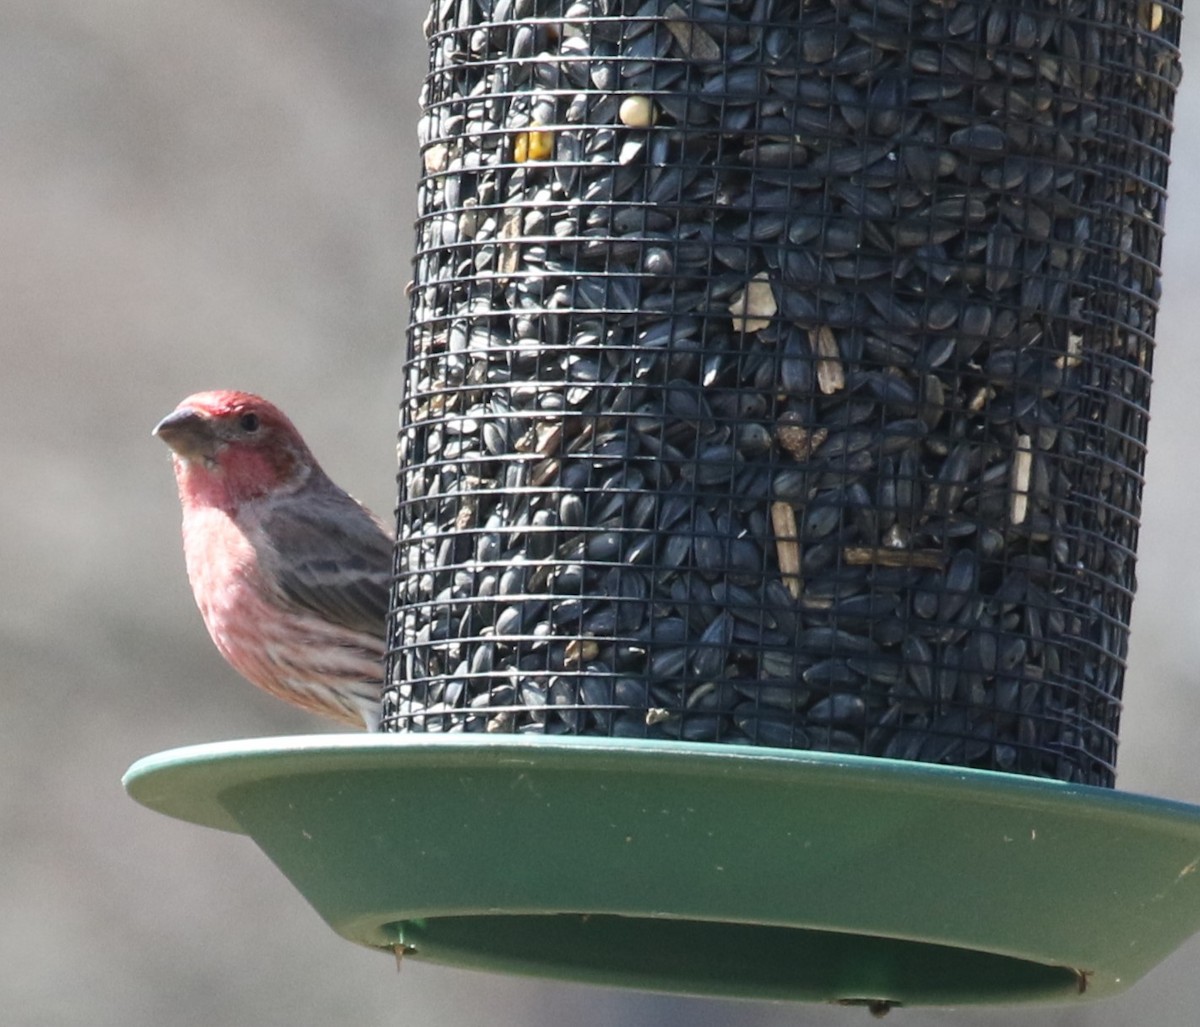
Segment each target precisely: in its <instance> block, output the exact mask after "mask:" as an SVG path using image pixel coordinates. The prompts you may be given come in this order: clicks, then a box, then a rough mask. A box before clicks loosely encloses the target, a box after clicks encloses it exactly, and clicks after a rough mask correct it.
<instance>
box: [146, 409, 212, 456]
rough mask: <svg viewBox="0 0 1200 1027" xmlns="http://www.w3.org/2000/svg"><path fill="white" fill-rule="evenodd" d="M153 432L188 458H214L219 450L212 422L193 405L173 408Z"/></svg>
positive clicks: (175, 450) (180, 454) (176, 451)
mask: <svg viewBox="0 0 1200 1027" xmlns="http://www.w3.org/2000/svg"><path fill="white" fill-rule="evenodd" d="M151 434H152V435H155V436H157V437H158V438H160V439H162V440H163V442H165V443H166V444H167V445H168V446H170V447H171V449H172V450H173V451H174V452H175V453H177V454H179V456H181V457H183V458H184V459H186V460H195V459H212V457H213V455H214V454H215V453H216V450H217V441H218V440H217V436H216V433H215V432H214V431H213V427H212V422H211V421H210V420H209V419H208V418H207V417H205V416H204V415H203V414H202V413H200V411H198V410H195V409H193V408H192V407H179V408H178V409H176V410H172V411H171V412H170V413H169V414H167V416H166V417H164V418H163V419H162V420H161V421H159V422H158V424H156V425H155V426H154V431H153V432H152V433H151Z"/></svg>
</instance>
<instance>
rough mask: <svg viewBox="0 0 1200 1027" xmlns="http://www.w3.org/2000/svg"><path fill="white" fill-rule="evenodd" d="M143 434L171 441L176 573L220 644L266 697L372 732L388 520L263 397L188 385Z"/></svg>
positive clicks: (382, 642) (379, 679) (388, 569)
mask: <svg viewBox="0 0 1200 1027" xmlns="http://www.w3.org/2000/svg"><path fill="white" fill-rule="evenodd" d="M153 435H154V436H156V437H157V438H159V439H161V440H162V441H163V442H165V443H166V444H167V445H168V446H169V447H170V449H171V456H172V463H173V464H174V469H175V481H176V484H177V486H178V488H179V501H180V505H181V506H182V508H183V549H184V557H185V561H186V564H187V573H188V579H189V580H190V582H191V586H192V593H193V595H194V597H195V600H196V605H197V606H198V607H199V608H200V615H201V617H202V618H203V620H204V624H205V627H207V629H208V633H209V635H210V637H211V638H212V640H213V642H214V644H215V645H216V647H217V649H218V650H219V651H220V653H221V655H222V656H223V657H224V658H225V660H226V661H227V662H228V663H229V664H230V666H232V667H233V669H234V670H236V671H237V672H238V673H239V674H240V675H241V676H242V677H244V678H246V679H247V680H248V681H250V682H251V683H252V684H254V685H257V686H258V687H259V688H261V689H263V690H264V691H266V692H269V693H270V694H271V695H274V696H276V697H278V698H280V699H284V700H286V701H288V702H290V703H292V704H294V705H295V706H299V707H301V708H302V709H305V710H308V711H309V712H311V713H317V714H321V715H323V716H326V717H331V718H333V719H334V720H337V721H339V722H341V723H342V724H344V725H348V726H353V727H358V728H366V729H367V730H368V731H375V730H378V728H379V721H380V713H381V697H382V690H383V660H384V655H385V652H386V634H387V632H386V622H387V611H388V593H389V584H390V580H391V575H392V533H391V531H390V530H389V529H388V527H387V526H386V525H385V524H384V522H383V521H381V520H380V519H379V518H378V517H376V516H375V514H373V513H371V511H370V510H368V509H367V508H366V507H365V506H363V505H362V504H361V503H359V502H358V501H357V500H356V499H354V498H353V497H352V496H350V495H349V494H348V493H346V492H344V491H343V490H342V489H341V488H339V487H338V486H337V485H335V484H334V483H333V481H332V480H331V479H330V478H329V476H328V475H327V474H326V473H325V472H324V471H323V470H322V469H321V466H320V464H318V463H317V460H316V458H315V457H314V456H313V454H312V451H311V450H310V449H309V447H308V445H307V444H306V443H305V441H304V439H303V438H302V437H301V435H300V433H299V431H297V430H296V427H295V425H293V424H292V422H291V421H290V420H289V419H288V418H287V416H285V415H284V413H283V412H282V411H281V410H279V409H278V408H277V407H275V406H274V405H272V404H271V403H269V402H267V400H265V399H263V398H262V397H261V396H256V395H254V394H253V393H249V392H240V391H236V390H217V391H211V392H197V393H195V394H194V395H191V396H188V397H187V398H186V399H185V400H183V401H182V402H181V403H180V404H179V405H178V406H177V407H176V408H175V409H174V410H173V411H171V413H169V414H167V416H166V417H164V418H163V419H162V420H161V421H159V422H158V424H157V425H156V426H155V428H154V431H153Z"/></svg>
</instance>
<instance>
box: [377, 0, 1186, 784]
mask: <svg viewBox="0 0 1200 1027" xmlns="http://www.w3.org/2000/svg"><path fill="white" fill-rule="evenodd" d="M426 30H427V35H428V37H429V40H430V49H431V66H430V73H429V77H428V79H427V82H426V85H425V89H424V93H423V97H422V104H423V118H422V124H421V144H422V159H423V162H424V172H425V173H424V176H423V179H422V183H421V187H420V218H419V221H418V253H417V258H416V275H415V285H414V289H413V296H412V299H413V315H412V325H411V332H410V348H409V354H408V360H407V364H406V370H407V391H406V395H405V399H404V404H403V413H402V423H401V435H400V454H401V460H402V471H401V475H400V503H399V512H398V528H399V539H400V542H399V546H398V550H397V554H398V555H397V572H398V573H397V585H396V594H395V614H394V617H393V623H392V645H393V649H392V653H391V657H390V659H389V674H390V678H389V680H390V682H391V685H390V688H389V689H388V693H387V703H386V707H385V718H386V721H385V726H386V728H387V729H389V730H399V731H472V730H477V731H522V732H530V731H532V732H545V733H548V734H553V733H583V734H602V735H617V736H637V737H659V738H682V739H688V740H697V741H710V742H721V743H743V744H758V745H769V746H784V747H801V748H815V749H822V750H832V751H838V752H847V753H861V754H867V755H874V756H887V757H896V758H901V759H916V760H923V761H928V762H944V763H954V764H960V765H966V766H974V767H984V768H991V769H999V770H1009V771H1014V772H1018V773H1023V774H1032V775H1039V776H1051V777H1058V778H1063V779H1067V780H1072V781H1082V782H1088V783H1095V784H1111V783H1112V780H1113V773H1114V763H1115V758H1116V733H1117V721H1118V715H1119V709H1120V694H1121V684H1122V673H1123V666H1124V656H1125V651H1126V638H1127V626H1128V618H1129V610H1130V601H1131V598H1132V592H1133V588H1134V551H1135V547H1136V537H1137V527H1138V513H1139V505H1140V495H1141V476H1140V473H1141V468H1142V464H1143V458H1144V439H1145V429H1146V417H1147V403H1148V391H1149V372H1150V357H1151V348H1152V333H1153V326H1154V318H1155V313H1156V309H1157V290H1158V278H1159V271H1158V264H1157V262H1158V259H1159V254H1160V248H1161V239H1162V229H1161V222H1162V214H1163V199H1164V187H1165V183H1166V175H1167V149H1168V144H1169V137H1170V116H1171V108H1172V102H1173V97H1174V90H1175V86H1176V84H1177V79H1178V75H1179V65H1178V50H1177V48H1176V45H1175V44H1176V42H1177V39H1178V30H1179V12H1178V10H1177V9H1176V8H1174V7H1171V6H1168V5H1166V4H1161V3H1157V2H1147V0H1143V2H1129V0H1042V2H1040V3H1039V2H1020V3H1018V2H1012V3H1003V2H998V0H996V2H993V0H980V2H968V0H927V2H924V3H922V2H912V3H909V2H907V0H805V2H801V0H720V2H715V0H714V2H707V0H649V2H636V3H635V2H622V0H574V2H568V0H434V4H433V8H432V10H431V13H430V19H429V22H428V23H427V26H426Z"/></svg>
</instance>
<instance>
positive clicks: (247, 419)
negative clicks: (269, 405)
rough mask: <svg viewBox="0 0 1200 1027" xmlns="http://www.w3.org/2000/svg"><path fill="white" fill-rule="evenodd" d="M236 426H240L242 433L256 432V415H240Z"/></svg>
mask: <svg viewBox="0 0 1200 1027" xmlns="http://www.w3.org/2000/svg"><path fill="white" fill-rule="evenodd" d="M238 424H239V425H241V428H242V431H244V432H256V431H258V414H242V416H241V417H239V418H238Z"/></svg>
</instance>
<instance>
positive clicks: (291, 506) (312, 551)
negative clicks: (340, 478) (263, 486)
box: [260, 486, 392, 639]
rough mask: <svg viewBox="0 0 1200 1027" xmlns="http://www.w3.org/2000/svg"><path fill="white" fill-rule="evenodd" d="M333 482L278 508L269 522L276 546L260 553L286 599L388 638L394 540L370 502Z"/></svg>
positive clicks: (336, 621)
mask: <svg viewBox="0 0 1200 1027" xmlns="http://www.w3.org/2000/svg"><path fill="white" fill-rule="evenodd" d="M333 489H334V490H333V491H327V490H324V489H322V490H321V491H319V492H317V493H316V494H313V493H309V494H308V495H306V496H305V497H304V498H303V501H302V502H301V501H295V500H294V501H292V502H289V503H285V504H279V505H277V506H275V507H274V508H272V510H271V511H270V513H269V514H268V515H267V517H266V518H265V520H264V523H263V527H264V528H265V529H266V536H267V537H268V538H270V539H271V540H272V542H273V543H274V551H273V552H271V553H261V554H260V559H262V560H264V561H265V562H266V563H267V564H268V567H267V568H266V569H267V570H268V573H269V576H270V577H271V578H272V579H273V580H274V581H275V583H276V584H277V586H278V588H279V590H280V591H281V593H282V594H283V596H284V598H285V599H287V600H289V601H290V602H293V603H295V604H296V605H297V606H299V607H301V608H302V609H306V610H310V611H311V612H313V613H315V614H317V616H319V617H322V618H324V619H325V620H328V621H331V622H332V623H334V624H339V625H341V626H343V627H346V628H349V629H350V630H352V631H361V632H363V633H364V634H368V635H375V636H376V637H378V638H381V639H382V638H383V637H384V634H385V624H386V620H387V611H388V588H389V583H390V581H391V574H392V539H391V537H390V536H389V535H388V533H387V531H386V530H385V529H384V528H383V526H382V525H381V524H380V523H379V522H378V521H377V520H376V519H375V518H374V517H373V516H372V515H371V514H370V513H368V512H367V510H366V509H364V508H363V507H362V506H360V505H359V504H358V503H357V502H355V500H353V499H352V498H351V497H350V496H348V495H346V494H345V493H344V492H342V491H341V490H340V489H337V488H336V486H334V487H333ZM299 498H300V497H295V499H296V500H298V499H299Z"/></svg>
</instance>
